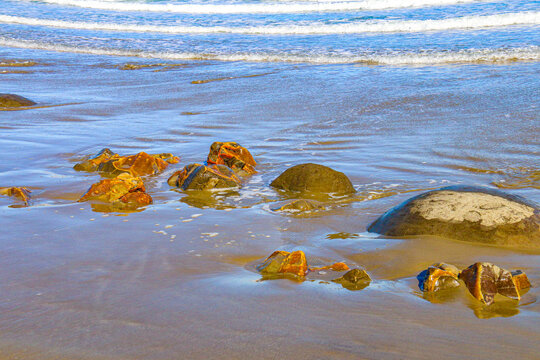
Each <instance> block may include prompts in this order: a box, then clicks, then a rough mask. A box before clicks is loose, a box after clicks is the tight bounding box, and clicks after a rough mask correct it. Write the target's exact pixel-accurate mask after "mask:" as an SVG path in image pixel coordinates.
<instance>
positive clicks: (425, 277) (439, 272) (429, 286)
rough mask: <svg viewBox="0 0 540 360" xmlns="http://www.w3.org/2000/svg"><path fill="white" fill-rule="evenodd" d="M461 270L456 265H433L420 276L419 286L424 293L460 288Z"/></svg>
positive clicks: (418, 277)
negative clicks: (459, 277)
mask: <svg viewBox="0 0 540 360" xmlns="http://www.w3.org/2000/svg"><path fill="white" fill-rule="evenodd" d="M458 276H459V270H458V268H457V267H455V266H454V265H449V264H445V263H438V264H433V265H431V266H430V267H428V268H427V270H424V271H422V272H421V273H420V274H418V276H417V279H418V286H419V287H420V290H422V291H424V292H435V291H439V290H445V289H450V288H454V287H457V286H459V281H458Z"/></svg>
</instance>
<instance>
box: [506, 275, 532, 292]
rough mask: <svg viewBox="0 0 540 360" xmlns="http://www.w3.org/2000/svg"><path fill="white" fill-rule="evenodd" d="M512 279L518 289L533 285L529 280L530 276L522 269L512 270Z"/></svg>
mask: <svg viewBox="0 0 540 360" xmlns="http://www.w3.org/2000/svg"><path fill="white" fill-rule="evenodd" d="M511 274H512V281H513V282H514V284H515V285H516V288H517V289H518V290H524V289H528V288H530V287H531V283H530V281H529V278H528V277H527V274H525V273H524V272H523V271H521V270H516V271H512V272H511Z"/></svg>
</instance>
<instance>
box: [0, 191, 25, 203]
mask: <svg viewBox="0 0 540 360" xmlns="http://www.w3.org/2000/svg"><path fill="white" fill-rule="evenodd" d="M30 192H31V191H30V190H28V189H27V188H25V187H1V188H0V195H6V196H13V197H16V198H17V199H19V200H21V201H23V202H24V204H25V205H26V206H28V202H29V201H30Z"/></svg>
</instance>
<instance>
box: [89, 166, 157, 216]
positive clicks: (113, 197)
mask: <svg viewBox="0 0 540 360" xmlns="http://www.w3.org/2000/svg"><path fill="white" fill-rule="evenodd" d="M90 200H98V201H103V202H107V203H113V204H115V205H118V207H121V208H137V207H140V206H146V205H149V204H151V203H152V197H150V195H148V194H146V191H145V188H144V183H143V181H142V179H141V178H139V177H133V176H131V175H130V174H128V173H122V174H120V175H118V176H117V177H115V178H113V179H104V180H101V181H100V182H98V183H96V184H93V185H92V186H91V187H90V189H88V191H87V192H86V194H84V195H83V196H82V197H81V198H80V199H79V200H78V201H79V202H83V201H90Z"/></svg>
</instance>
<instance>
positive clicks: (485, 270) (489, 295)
mask: <svg viewBox="0 0 540 360" xmlns="http://www.w3.org/2000/svg"><path fill="white" fill-rule="evenodd" d="M459 278H460V279H461V280H463V282H464V283H465V285H466V286H467V289H469V292H470V293H471V294H472V295H473V296H474V297H475V298H476V299H477V300H480V301H481V302H483V303H484V304H486V305H490V304H492V303H493V301H494V298H495V294H497V293H498V294H501V295H504V296H506V297H509V298H512V299H516V300H519V299H520V295H519V289H518V287H517V286H516V283H515V282H514V280H513V277H512V274H511V273H510V271H508V270H505V269H502V268H500V267H498V266H497V265H493V264H491V263H486V262H483V263H482V262H477V263H475V264H473V265H471V266H469V267H468V268H467V269H465V270H463V271H461V273H460V275H459Z"/></svg>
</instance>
